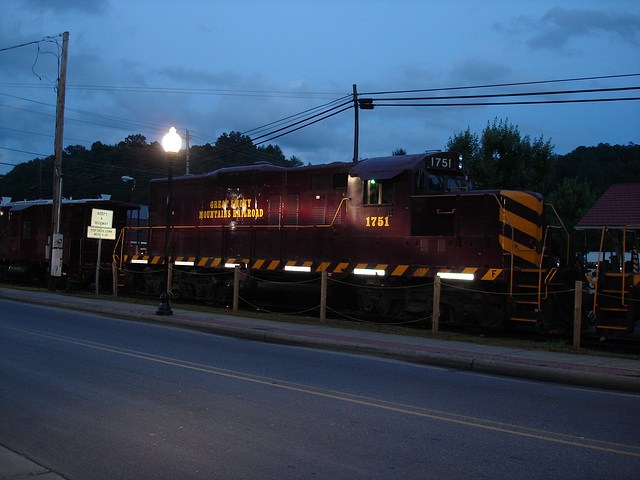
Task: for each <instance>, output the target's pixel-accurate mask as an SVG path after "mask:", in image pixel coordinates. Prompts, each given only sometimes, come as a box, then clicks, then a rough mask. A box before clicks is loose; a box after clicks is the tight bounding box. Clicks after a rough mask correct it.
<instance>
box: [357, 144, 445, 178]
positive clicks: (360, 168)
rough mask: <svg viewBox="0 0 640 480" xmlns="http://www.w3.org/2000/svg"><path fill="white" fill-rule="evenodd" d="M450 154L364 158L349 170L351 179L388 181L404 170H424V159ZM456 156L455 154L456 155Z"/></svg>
mask: <svg viewBox="0 0 640 480" xmlns="http://www.w3.org/2000/svg"><path fill="white" fill-rule="evenodd" d="M450 153H451V152H441V151H440V150H437V151H429V152H426V153H419V154H415V155H392V156H390V157H375V158H366V159H364V160H362V161H361V162H360V163H358V164H357V165H356V166H355V167H353V168H352V169H351V171H350V172H349V174H350V175H351V176H352V177H355V176H358V177H360V179H361V180H371V179H376V180H388V179H390V178H393V177H395V176H397V175H400V174H401V173H402V172H404V171H405V170H417V169H422V168H425V159H426V158H429V157H431V156H433V155H445V156H446V155H448V154H450ZM456 155H457V154H456Z"/></svg>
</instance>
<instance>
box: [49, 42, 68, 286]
mask: <svg viewBox="0 0 640 480" xmlns="http://www.w3.org/2000/svg"><path fill="white" fill-rule="evenodd" d="M68 49H69V32H64V33H63V34H62V55H61V57H60V72H59V74H58V101H57V104H56V136H55V142H54V155H55V165H54V168H53V208H52V213H51V232H52V233H51V243H50V247H51V277H60V276H61V275H62V252H63V236H62V234H61V233H60V212H61V210H62V208H61V204H62V136H63V131H64V99H65V88H66V84H67V53H68ZM50 286H51V287H54V288H55V278H52V281H51V283H50Z"/></svg>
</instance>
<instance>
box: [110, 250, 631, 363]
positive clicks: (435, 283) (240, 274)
mask: <svg viewBox="0 0 640 480" xmlns="http://www.w3.org/2000/svg"><path fill="white" fill-rule="evenodd" d="M169 267H170V268H169V278H170V279H171V278H175V277H176V276H178V277H180V276H184V277H201V278H202V277H210V278H214V277H227V278H228V279H229V280H230V279H231V278H232V277H233V310H234V311H237V310H238V308H239V302H240V301H242V302H243V304H244V305H247V306H249V307H250V308H254V309H256V310H260V311H263V312H266V313H274V314H275V313H277V314H281V315H292V316H296V315H306V314H310V313H312V312H318V311H319V312H320V315H319V317H320V323H325V322H326V318H327V312H329V313H330V314H331V315H333V316H337V317H340V318H343V319H346V320H350V321H354V322H359V323H370V324H376V325H388V326H392V325H393V326H396V325H411V324H420V323H425V322H429V321H430V322H431V330H432V333H433V334H437V333H438V331H439V324H440V316H441V311H442V310H441V300H440V299H441V294H442V291H443V290H447V291H459V292H461V293H470V294H475V295H486V296H494V297H495V296H497V297H505V296H510V297H511V298H513V299H514V300H516V301H517V300H518V299H527V298H531V297H535V296H537V295H539V293H538V292H530V293H527V292H514V293H509V292H496V291H486V290H479V289H477V288H475V289H474V288H469V287H468V286H464V285H460V284H456V283H451V282H444V281H442V279H441V278H440V277H438V276H436V277H434V279H433V280H432V281H429V282H426V283H419V284H411V285H366V284H365V285H363V284H362V283H354V282H348V281H344V280H338V279H334V278H331V277H329V276H328V275H327V272H326V271H325V272H322V275H321V276H319V277H316V278H305V279H302V280H298V281H289V280H287V281H279V280H275V279H268V278H262V277H256V276H253V275H251V274H250V273H248V272H246V271H244V270H243V269H242V268H241V267H239V266H236V267H234V269H233V271H229V272H205V271H195V270H192V269H181V268H176V267H174V266H173V265H172V264H170V265H169ZM112 268H113V284H114V289H113V292H114V296H116V295H117V289H118V280H119V278H121V276H122V275H126V274H135V275H145V276H147V275H158V274H161V273H162V272H163V269H153V270H143V271H139V270H131V269H125V268H120V269H119V268H118V266H117V265H116V263H115V262H114V263H113V264H112ZM241 280H242V281H259V282H261V283H265V284H267V285H274V286H278V287H281V288H282V289H284V290H286V289H287V287H295V286H299V285H310V284H317V283H318V282H320V296H319V297H320V298H319V300H320V303H319V304H316V305H313V306H310V307H308V308H305V309H301V310H297V311H294V312H286V313H284V312H281V311H279V312H276V311H270V310H268V309H266V308H265V307H264V306H259V305H256V304H254V303H253V302H252V301H251V299H248V298H245V297H243V296H241V295H240V284H241ZM329 282H331V283H333V284H339V285H342V286H345V287H354V288H364V289H366V290H369V291H376V290H380V291H398V290H411V289H433V293H432V296H431V298H432V299H433V305H432V311H431V312H427V311H425V314H426V315H425V316H422V317H420V318H413V317H412V318H410V319H406V318H405V319H402V321H394V322H384V321H370V320H365V319H362V318H358V317H354V316H352V315H348V314H347V313H345V312H342V311H339V310H337V309H335V308H331V307H330V306H328V305H327V292H328V290H329V288H328V283H329ZM587 287H588V288H589V289H591V286H590V285H589V284H588V283H587ZM572 292H573V293H574V318H573V328H574V331H573V341H574V342H573V343H574V348H575V349H576V350H578V349H579V348H580V332H581V329H582V328H581V322H582V318H583V312H582V309H583V306H582V296H583V292H584V289H583V282H582V281H576V282H575V287H574V288H573V289H570V288H567V289H563V290H556V291H553V292H552V293H553V294H554V295H569V294H571V293H572ZM598 295H599V297H604V298H618V297H616V296H614V295H610V294H607V293H599V294H598ZM626 300H627V301H628V302H636V303H638V302H639V301H638V300H635V299H631V298H627V299H626Z"/></svg>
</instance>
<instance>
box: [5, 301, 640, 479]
mask: <svg viewBox="0 0 640 480" xmlns="http://www.w3.org/2000/svg"><path fill="white" fill-rule="evenodd" d="M0 412H1V413H0V444H2V445H4V446H7V447H9V448H11V449H12V450H14V451H17V452H19V453H21V454H23V455H25V456H27V457H29V458H31V459H33V460H35V461H36V462H38V463H39V464H41V465H44V466H46V467H47V468H49V469H51V470H53V471H56V472H58V473H60V474H61V475H63V476H64V477H66V478H68V479H70V480H75V479H89V478H90V479H103V478H104V479H115V478H123V479H125V478H131V479H134V478H135V479H147V478H189V479H197V478H207V479H212V478H215V479H225V478H265V479H270V478H273V479H286V478H295V479H299V478H305V479H306V478H330V479H343V478H344V479H357V478H363V479H375V478H384V479H389V478H402V479H411V478H430V479H440V478H441V479H470V478H472V479H478V478H480V479H482V478H487V479H489V478H491V479H499V478H505V479H507V478H508V479H513V478H519V479H529V478H531V479H544V478H550V479H551V478H553V479H557V478H564V479H571V478H576V479H578V478H579V479H590V478H592V479H606V478H612V479H637V478H638V471H640V396H638V395H634V394H626V393H620V392H607V391H603V390H589V389H583V388H575V387H567V386H563V385H556V384H550V383H538V382H530V381H523V380H514V379H506V378H500V377H495V376H489V375H480V374H477V373H471V372H463V371H457V370H448V369H442V368H435V367H428V366H424V365H415V364H409V363H403V362H396V361H392V360H384V359H378V358H371V357H365V356H357V355H351V354H338V353H335V352H333V353H332V352H326V351H317V350H313V349H306V348H300V347H288V346H283V345H275V344H269V343H262V342H252V341H247V340H241V339H234V338H226V337H220V336H216V335H211V334H206V333H200V332H196V331H190V330H183V329H179V328H171V327H163V326H158V325H154V324H142V323H136V322H127V321H119V320H114V319H110V318H103V317H99V316H96V315H87V314H80V313H75V312H69V311H63V310H57V309H47V308H44V307H37V306H31V305H26V304H19V303H13V302H7V301H0ZM0 468H1V466H0Z"/></svg>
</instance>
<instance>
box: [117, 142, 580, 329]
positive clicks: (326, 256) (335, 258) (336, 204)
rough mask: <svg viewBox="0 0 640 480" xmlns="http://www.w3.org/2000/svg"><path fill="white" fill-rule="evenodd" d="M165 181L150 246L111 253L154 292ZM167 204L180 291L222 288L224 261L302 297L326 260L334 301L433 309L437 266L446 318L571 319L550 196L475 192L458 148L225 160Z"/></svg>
mask: <svg viewBox="0 0 640 480" xmlns="http://www.w3.org/2000/svg"><path fill="white" fill-rule="evenodd" d="M167 187H168V184H167V180H166V179H157V180H154V181H152V182H151V184H150V191H149V227H148V232H147V233H148V245H147V247H148V249H147V251H146V252H144V254H138V255H136V254H134V253H133V252H131V251H126V250H123V249H122V248H120V250H118V253H116V255H117V259H118V261H119V262H121V267H122V270H123V271H125V270H126V271H128V272H140V273H147V275H136V276H131V278H130V279H129V281H128V284H129V286H131V287H134V288H137V289H142V290H145V291H149V292H156V293H158V292H160V291H161V290H162V279H161V278H159V277H157V276H156V277H154V276H153V275H150V273H152V272H154V271H155V272H157V271H159V268H158V267H159V266H160V265H162V263H163V262H164V248H165V241H164V238H165V231H164V228H165V225H166V220H167V219H166V213H165V212H166V198H167ZM171 205H172V216H171V219H170V223H171V236H170V246H169V248H170V255H169V261H170V262H171V263H172V264H173V266H174V268H173V272H174V274H173V283H172V287H171V289H172V291H173V293H174V294H176V295H180V296H184V297H188V298H204V299H209V300H216V299H219V300H222V299H228V295H229V289H230V285H231V280H230V276H231V270H230V269H231V267H235V266H236V265H240V266H241V267H242V269H243V271H244V272H245V273H246V278H247V279H249V280H247V281H246V282H244V283H243V286H244V287H245V289H244V291H243V298H252V297H255V296H260V294H261V293H262V294H265V293H267V294H271V295H277V296H280V297H283V298H284V299H285V301H294V300H296V299H298V298H300V297H299V296H298V294H297V293H296V292H297V290H296V285H297V284H298V283H300V284H302V283H303V282H305V281H307V280H312V279H314V278H317V277H318V275H319V274H321V272H323V271H326V272H328V275H329V276H330V279H331V280H332V281H331V282H330V287H329V288H330V293H329V301H330V302H331V301H332V300H333V301H335V302H338V300H340V301H341V302H343V303H345V304H348V305H351V306H352V307H353V308H357V309H358V310H359V311H360V312H361V313H362V314H366V315H370V316H377V317H383V318H389V317H393V318H398V317H400V316H415V317H420V316H421V315H422V316H425V315H428V314H429V313H430V312H431V308H432V304H433V298H432V296H433V281H434V278H435V277H436V276H439V277H440V278H441V279H442V280H443V281H444V282H445V284H446V286H447V288H445V289H444V290H443V293H442V297H441V304H442V312H443V313H442V317H441V322H445V323H447V322H448V323H451V324H458V325H469V324H471V325H478V326H483V327H489V328H499V327H504V326H505V325H507V324H509V323H519V324H522V323H525V324H528V325H536V326H538V327H542V328H544V329H545V330H550V329H556V328H558V327H559V326H562V325H564V324H565V323H566V321H567V318H569V319H571V312H572V308H573V307H572V303H571V301H569V302H567V301H566V298H564V296H565V295H566V291H567V286H568V285H570V288H573V281H574V280H575V272H568V270H567V269H565V268H562V267H561V266H560V265H559V263H558V262H559V261H558V258H557V257H554V256H553V255H552V254H551V253H552V252H551V251H550V249H551V245H552V243H553V242H552V241H551V234H550V229H549V227H548V226H547V225H546V224H545V221H544V218H545V212H544V208H545V207H544V203H543V200H542V197H541V196H540V195H538V194H536V193H532V192H522V191H507V190H491V191H484V190H475V189H474V188H473V182H472V180H471V178H470V177H469V175H468V173H467V171H466V169H465V166H464V164H463V159H462V156H461V155H459V154H458V153H455V152H439V151H438V152H428V153H425V154H418V155H403V156H391V157H382V158H370V159H366V160H362V161H360V162H358V163H332V164H327V165H314V166H305V167H296V168H282V167H277V166H273V165H270V164H256V165H251V166H245V167H233V168H223V169H220V170H217V171H215V172H213V173H209V174H205V175H189V176H184V177H178V178H175V179H174V180H173V183H172V204H171ZM556 244H558V245H564V241H559V242H558V241H556ZM563 255H566V252H565V254H563ZM563 258H564V257H563ZM282 281H288V282H291V283H288V284H287V285H286V287H284V288H281V289H280V290H279V291H277V290H276V289H277V288H278V285H279V284H278V283H272V282H282ZM274 285H276V286H275V287H274Z"/></svg>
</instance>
